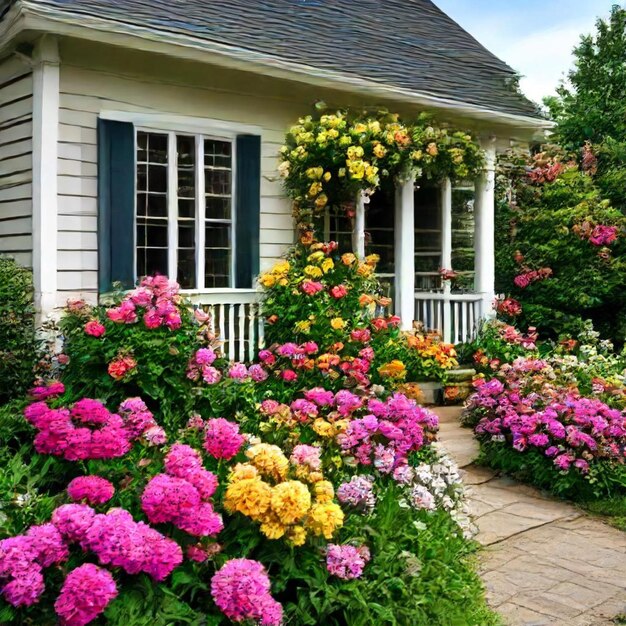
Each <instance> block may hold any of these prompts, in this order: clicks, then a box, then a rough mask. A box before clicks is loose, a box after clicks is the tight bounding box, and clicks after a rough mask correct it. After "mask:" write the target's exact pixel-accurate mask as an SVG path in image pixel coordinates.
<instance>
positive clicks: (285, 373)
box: [280, 370, 298, 383]
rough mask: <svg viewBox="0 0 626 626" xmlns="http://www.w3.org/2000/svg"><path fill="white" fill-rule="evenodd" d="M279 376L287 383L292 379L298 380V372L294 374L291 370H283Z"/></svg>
mask: <svg viewBox="0 0 626 626" xmlns="http://www.w3.org/2000/svg"><path fill="white" fill-rule="evenodd" d="M280 376H281V378H282V379H283V380H284V381H285V382H287V383H292V382H293V381H295V380H298V374H296V372H294V371H293V370H283V371H282V372H281V374H280Z"/></svg>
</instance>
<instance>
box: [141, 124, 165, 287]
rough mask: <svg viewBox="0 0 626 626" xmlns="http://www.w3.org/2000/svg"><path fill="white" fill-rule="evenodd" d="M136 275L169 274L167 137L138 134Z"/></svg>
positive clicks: (157, 134)
mask: <svg viewBox="0 0 626 626" xmlns="http://www.w3.org/2000/svg"><path fill="white" fill-rule="evenodd" d="M137 159H138V161H141V160H144V161H146V164H142V163H141V162H139V163H138V165H137V190H138V193H137V275H138V276H144V275H149V274H154V273H159V274H168V273H169V268H168V253H167V251H168V219H167V192H168V187H167V135H162V134H160V133H145V132H138V133H137Z"/></svg>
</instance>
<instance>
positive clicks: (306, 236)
mask: <svg viewBox="0 0 626 626" xmlns="http://www.w3.org/2000/svg"><path fill="white" fill-rule="evenodd" d="M313 240H314V236H313V231H312V230H305V231H304V232H303V233H302V235H300V243H301V244H302V245H304V246H310V245H311V244H312V243H313Z"/></svg>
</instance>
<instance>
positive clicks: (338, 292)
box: [330, 285, 348, 300]
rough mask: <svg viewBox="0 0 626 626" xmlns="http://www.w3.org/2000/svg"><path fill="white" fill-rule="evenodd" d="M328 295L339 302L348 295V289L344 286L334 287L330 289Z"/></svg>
mask: <svg viewBox="0 0 626 626" xmlns="http://www.w3.org/2000/svg"><path fill="white" fill-rule="evenodd" d="M330 295H331V296H332V297H333V298H335V300H339V299H340V298H344V297H345V296H347V295H348V288H347V287H346V286H345V285H335V286H334V287H332V288H331V290H330Z"/></svg>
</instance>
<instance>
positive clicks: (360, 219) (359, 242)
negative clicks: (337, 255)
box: [352, 192, 368, 259]
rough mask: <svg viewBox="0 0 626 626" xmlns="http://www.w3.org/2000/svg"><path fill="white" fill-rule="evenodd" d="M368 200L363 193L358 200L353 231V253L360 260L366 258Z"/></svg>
mask: <svg viewBox="0 0 626 626" xmlns="http://www.w3.org/2000/svg"><path fill="white" fill-rule="evenodd" d="M367 201H368V198H366V197H365V194H364V193H363V192H361V193H360V194H359V195H358V196H357V199H356V210H355V216H354V230H353V231H352V251H353V252H354V254H356V255H357V256H358V257H359V259H362V258H363V257H364V256H365V204H366V203H367Z"/></svg>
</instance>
